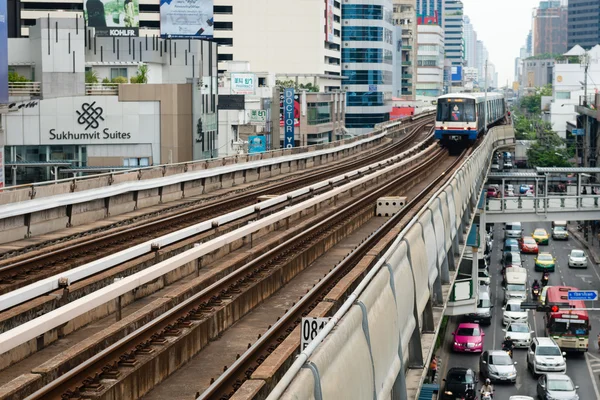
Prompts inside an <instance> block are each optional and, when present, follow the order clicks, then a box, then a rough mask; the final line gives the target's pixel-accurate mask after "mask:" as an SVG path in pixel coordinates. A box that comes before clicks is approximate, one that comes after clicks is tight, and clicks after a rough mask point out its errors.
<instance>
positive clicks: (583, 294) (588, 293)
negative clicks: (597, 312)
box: [567, 290, 598, 301]
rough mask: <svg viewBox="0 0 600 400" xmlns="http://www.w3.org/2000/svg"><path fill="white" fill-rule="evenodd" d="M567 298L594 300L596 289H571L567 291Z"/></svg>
mask: <svg viewBox="0 0 600 400" xmlns="http://www.w3.org/2000/svg"><path fill="white" fill-rule="evenodd" d="M567 298H568V299H569V300H583V301H594V300H598V291H597V290H571V291H570V292H569V293H567Z"/></svg>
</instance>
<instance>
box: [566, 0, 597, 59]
mask: <svg viewBox="0 0 600 400" xmlns="http://www.w3.org/2000/svg"><path fill="white" fill-rule="evenodd" d="M568 14H569V17H568V20H569V25H568V28H567V43H568V46H567V47H568V48H569V49H570V48H572V47H573V46H575V45H577V44H578V45H580V46H581V47H583V48H584V49H588V50H589V49H591V48H592V47H594V46H595V45H597V44H599V43H600V1H589V0H569V8H568Z"/></svg>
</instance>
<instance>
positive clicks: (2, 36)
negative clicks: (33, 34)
mask: <svg viewBox="0 0 600 400" xmlns="http://www.w3.org/2000/svg"><path fill="white" fill-rule="evenodd" d="M5 103H8V15H7V10H6V0H0V104H5ZM3 171H4V169H3Z"/></svg>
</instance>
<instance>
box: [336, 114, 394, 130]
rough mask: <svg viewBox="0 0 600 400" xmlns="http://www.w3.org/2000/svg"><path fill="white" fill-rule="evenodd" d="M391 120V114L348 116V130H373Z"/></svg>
mask: <svg viewBox="0 0 600 400" xmlns="http://www.w3.org/2000/svg"><path fill="white" fill-rule="evenodd" d="M389 120H390V114H389V113H381V114H346V128H373V127H374V126H375V125H376V124H379V123H381V122H387V121H389Z"/></svg>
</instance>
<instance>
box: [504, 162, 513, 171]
mask: <svg viewBox="0 0 600 400" xmlns="http://www.w3.org/2000/svg"><path fill="white" fill-rule="evenodd" d="M512 167H513V163H512V161H504V168H505V169H512Z"/></svg>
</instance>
